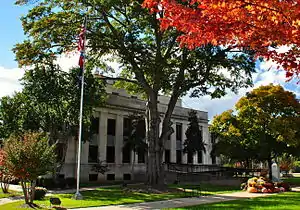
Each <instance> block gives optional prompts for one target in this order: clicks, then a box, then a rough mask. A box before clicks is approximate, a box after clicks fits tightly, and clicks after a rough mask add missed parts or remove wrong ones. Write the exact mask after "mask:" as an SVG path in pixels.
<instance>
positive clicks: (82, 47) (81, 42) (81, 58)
mask: <svg viewBox="0 0 300 210" xmlns="http://www.w3.org/2000/svg"><path fill="white" fill-rule="evenodd" d="M85 32H86V29H85V26H84V25H83V26H82V28H81V31H80V33H79V40H78V51H79V52H80V55H79V62H78V65H79V68H80V72H79V76H80V77H81V76H82V75H83V67H84V58H85Z"/></svg>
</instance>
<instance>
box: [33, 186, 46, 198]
mask: <svg viewBox="0 0 300 210" xmlns="http://www.w3.org/2000/svg"><path fill="white" fill-rule="evenodd" d="M46 193H47V189H46V188H43V187H36V188H35V194H34V200H42V199H43V198H44V197H45V195H46Z"/></svg>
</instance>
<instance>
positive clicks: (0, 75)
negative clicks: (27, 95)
mask: <svg viewBox="0 0 300 210" xmlns="http://www.w3.org/2000/svg"><path fill="white" fill-rule="evenodd" d="M24 72H25V70H24V69H19V68H13V69H6V68H4V67H1V66H0V97H3V96H6V95H12V94H13V93H14V92H15V91H20V90H22V85H21V83H20V81H19V80H20V79H21V78H22V77H23V75H24Z"/></svg>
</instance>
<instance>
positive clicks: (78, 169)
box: [74, 16, 87, 200]
mask: <svg viewBox="0 0 300 210" xmlns="http://www.w3.org/2000/svg"><path fill="white" fill-rule="evenodd" d="M83 25H84V30H86V25H87V16H85V18H84V24H83ZM85 33H86V31H85V32H84V39H83V49H82V52H81V53H83V56H84V57H83V59H84V62H83V65H82V76H81V93H80V111H79V134H78V152H77V180H76V181H77V183H76V193H75V195H74V198H75V199H76V200H81V199H82V195H81V194H80V192H79V183H80V163H81V146H82V143H81V142H82V112H83V90H84V73H85V42H86V34H85Z"/></svg>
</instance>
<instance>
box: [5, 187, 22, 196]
mask: <svg viewBox="0 0 300 210" xmlns="http://www.w3.org/2000/svg"><path fill="white" fill-rule="evenodd" d="M8 192H9V193H3V191H2V189H1V188H0V198H9V197H15V196H20V195H22V192H16V191H12V190H9V191H8Z"/></svg>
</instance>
